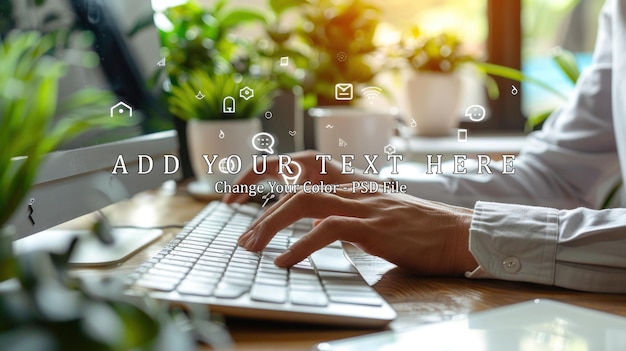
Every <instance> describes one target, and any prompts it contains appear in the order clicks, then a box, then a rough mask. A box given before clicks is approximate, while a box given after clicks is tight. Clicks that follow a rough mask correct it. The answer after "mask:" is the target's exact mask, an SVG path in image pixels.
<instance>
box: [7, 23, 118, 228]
mask: <svg viewBox="0 0 626 351" xmlns="http://www.w3.org/2000/svg"><path fill="white" fill-rule="evenodd" d="M56 38H57V36H55V35H52V34H49V35H45V36H41V35H40V34H39V33H36V32H26V33H18V32H12V33H10V34H9V35H8V36H7V37H6V39H5V40H4V41H2V42H1V43H0V62H2V65H0V115H1V117H0V194H2V196H0V228H1V227H2V226H3V225H4V224H5V223H6V222H7V221H8V219H9V218H10V216H11V214H12V213H13V212H14V211H15V209H16V207H17V206H18V205H19V204H20V203H21V200H22V199H23V197H24V196H25V195H26V193H27V192H28V189H29V188H30V186H31V184H32V182H33V181H34V178H35V175H36V171H37V168H38V167H39V164H40V162H41V156H42V155H44V154H46V153H48V152H50V151H52V150H53V149H54V148H55V147H56V146H57V145H58V144H59V143H61V142H63V141H65V140H67V139H70V138H72V137H74V136H76V135H78V134H79V133H81V132H83V131H86V130H88V129H91V128H94V127H102V126H107V127H112V126H115V124H116V123H118V124H119V123H124V122H125V121H119V120H115V119H111V118H110V117H109V114H108V111H109V108H110V106H111V105H112V101H113V96H112V95H111V94H110V93H108V92H105V91H101V90H96V89H93V88H86V89H84V90H82V91H80V92H79V93H77V94H75V95H73V96H71V97H69V98H68V99H67V100H65V101H63V102H62V103H61V104H57V95H58V81H59V79H60V78H61V77H62V76H63V75H64V74H65V72H66V70H67V66H66V64H65V63H64V62H62V61H60V60H57V59H55V58H53V57H52V56H48V55H45V54H46V53H48V52H50V51H51V50H53V49H54V47H55V43H56ZM55 116H56V117H57V121H58V122H57V123H56V124H53V123H52V120H53V118H52V117H55ZM14 157H24V158H23V159H22V160H21V162H13V161H12V159H13V158H14Z"/></svg>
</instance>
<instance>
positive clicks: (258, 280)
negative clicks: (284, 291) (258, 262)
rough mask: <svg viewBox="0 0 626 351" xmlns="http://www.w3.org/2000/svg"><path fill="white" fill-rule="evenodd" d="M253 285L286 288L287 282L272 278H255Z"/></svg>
mask: <svg viewBox="0 0 626 351" xmlns="http://www.w3.org/2000/svg"><path fill="white" fill-rule="evenodd" d="M254 284H264V285H273V286H287V280H285V279H276V278H274V277H270V278H268V277H259V276H257V277H256V278H255V279H254Z"/></svg>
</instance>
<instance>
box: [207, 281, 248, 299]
mask: <svg viewBox="0 0 626 351" xmlns="http://www.w3.org/2000/svg"><path fill="white" fill-rule="evenodd" d="M249 289H250V287H249V286H243V285H238V284H230V283H226V282H222V283H219V284H218V285H217V288H215V290H214V291H213V296H215V297H219V298H222V299H236V298H238V297H240V296H241V295H243V294H245V293H247V292H248V290H249Z"/></svg>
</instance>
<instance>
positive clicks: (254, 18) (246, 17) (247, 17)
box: [220, 9, 267, 28]
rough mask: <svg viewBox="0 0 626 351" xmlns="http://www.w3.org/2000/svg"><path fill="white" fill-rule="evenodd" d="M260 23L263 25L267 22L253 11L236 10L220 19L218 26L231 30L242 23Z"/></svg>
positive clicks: (258, 13) (262, 16)
mask: <svg viewBox="0 0 626 351" xmlns="http://www.w3.org/2000/svg"><path fill="white" fill-rule="evenodd" d="M253 22H260V23H261V24H265V23H266V22H267V21H266V19H265V16H264V15H263V14H262V13H260V12H258V11H254V10H245V9H237V10H232V11H231V12H229V13H228V14H226V15H225V16H224V18H222V20H221V21H220V26H221V27H222V28H232V27H235V26H238V25H241V24H244V23H253Z"/></svg>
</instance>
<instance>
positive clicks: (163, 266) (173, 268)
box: [154, 262, 191, 273]
mask: <svg viewBox="0 0 626 351" xmlns="http://www.w3.org/2000/svg"><path fill="white" fill-rule="evenodd" d="M154 268H158V269H163V270H168V271H173V272H181V273H187V272H189V270H190V269H191V268H190V267H183V266H179V265H173V264H167V263H161V262H159V263H155V264H154Z"/></svg>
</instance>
